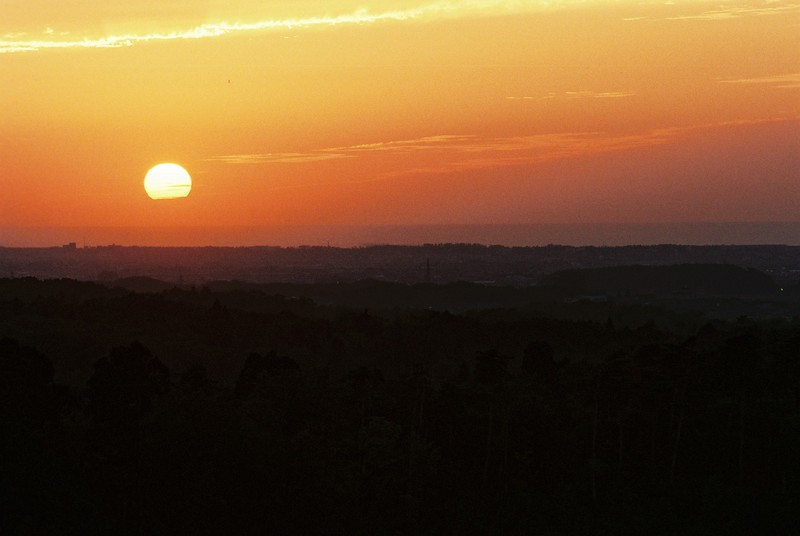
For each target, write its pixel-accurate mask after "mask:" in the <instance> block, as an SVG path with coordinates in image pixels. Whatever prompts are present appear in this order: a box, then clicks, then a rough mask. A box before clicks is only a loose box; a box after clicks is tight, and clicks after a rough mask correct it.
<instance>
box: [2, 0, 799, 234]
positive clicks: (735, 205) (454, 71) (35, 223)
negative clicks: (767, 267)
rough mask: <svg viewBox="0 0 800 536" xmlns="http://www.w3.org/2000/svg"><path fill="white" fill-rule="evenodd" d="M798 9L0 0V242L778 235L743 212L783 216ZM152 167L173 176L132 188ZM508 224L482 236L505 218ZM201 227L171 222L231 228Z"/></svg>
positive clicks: (793, 166)
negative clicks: (183, 175) (242, 231)
mask: <svg viewBox="0 0 800 536" xmlns="http://www.w3.org/2000/svg"><path fill="white" fill-rule="evenodd" d="M798 28H800V4H797V3H794V2H789V1H774V0H769V1H768V0H762V1H742V0H721V1H719V0H718V1H714V2H711V1H706V0H700V1H689V0H676V1H674V2H666V3H665V2H655V1H644V2H638V1H636V2H634V1H632V0H630V1H629V0H590V1H583V2H578V1H570V0H561V1H554V2H539V1H527V2H525V1H522V2H520V1H513V0H449V1H436V0H401V1H399V2H398V1H395V2H386V1H382V0H381V1H371V0H370V1H366V2H356V1H354V0H337V1H336V2H322V1H320V0H308V1H304V2H274V1H268V2H262V1H255V0H228V1H225V2H222V1H220V0H208V1H204V2H188V1H187V2H177V3H176V2H170V3H166V4H165V3H163V2H156V1H154V0H140V1H137V2H131V1H130V0H110V1H109V2H105V3H103V5H102V7H98V4H97V3H96V2H89V1H88V0H77V1H75V2H70V3H69V4H64V3H59V2H54V1H53V0H26V1H24V2H23V1H21V0H11V2H10V3H8V5H5V6H4V14H3V18H2V20H0V71H1V72H2V73H3V80H4V82H3V87H2V90H1V91H0V94H1V95H2V101H3V107H2V109H1V110H0V186H2V190H1V191H0V245H42V244H43V243H47V244H51V243H53V245H55V244H57V243H60V242H64V243H66V242H73V241H74V242H77V243H78V245H79V246H80V245H81V244H82V240H83V237H81V236H69V233H65V232H62V231H56V229H62V230H64V231H67V229H68V228H115V229H123V228H128V231H118V233H117V235H114V236H117V237H119V238H117V239H114V236H112V235H108V238H109V239H111V240H112V241H114V242H119V243H126V242H125V241H126V240H127V239H128V238H126V236H127V237H134V238H136V240H138V241H139V242H141V243H143V244H151V245H158V244H159V241H162V242H163V240H164V237H163V236H161V235H160V234H159V232H158V231H152V233H151V234H143V233H142V232H141V229H143V228H150V229H156V228H159V229H161V228H164V227H185V228H194V229H206V230H210V229H212V228H233V227H242V226H244V227H248V228H251V229H252V228H275V227H283V228H289V227H292V228H294V227H297V226H300V227H304V228H306V229H310V228H312V227H313V228H317V227H319V228H323V231H321V232H317V231H314V232H313V233H310V234H308V240H309V241H312V240H313V242H312V243H316V244H325V243H326V242H327V240H330V242H332V243H335V242H336V241H337V240H339V239H337V237H336V233H337V231H336V229H337V228H340V227H341V226H356V227H359V228H366V227H370V226H384V227H381V228H382V229H384V231H383V232H384V234H385V232H386V227H385V226H398V227H397V228H396V229H401V227H399V226H408V225H411V226H420V225H439V224H459V225H473V226H481V225H485V224H494V225H506V224H515V225H527V224H537V225H539V224H568V225H583V226H590V227H591V226H593V225H596V224H601V223H605V224H608V225H612V223H613V224H629V225H642V224H652V225H666V226H668V225H669V224H673V223H678V222H690V223H700V224H702V223H705V224H709V225H708V226H707V227H702V226H700V227H696V228H693V230H692V231H691V233H693V234H691V235H687V237H686V238H685V240H695V241H701V242H702V241H704V242H706V243H708V242H713V241H715V240H722V239H724V240H728V239H729V238H730V240H731V241H732V242H740V243H752V240H754V239H764V240H768V239H769V238H770V237H775V238H777V239H780V238H781V236H786V237H787V238H786V239H785V241H783V242H781V243H797V242H796V241H789V240H790V237H791V236H792V235H793V233H794V231H791V232H789V231H785V230H784V231H782V230H780V229H783V228H781V227H780V226H778V227H775V228H774V229H778V231H775V232H772V231H770V232H766V231H756V232H755V233H753V232H750V231H746V229H750V230H751V231H752V229H754V227H752V224H750V223H748V222H767V223H770V222H772V223H776V222H798V221H800V190H799V189H798V184H800V32H799V31H798ZM162 162H174V163H177V164H180V165H181V166H183V167H185V168H186V170H187V171H188V172H189V174H190V175H191V193H190V195H188V197H185V198H179V199H165V200H152V199H150V198H149V197H148V195H147V194H146V193H145V190H144V185H143V181H144V177H145V174H146V173H147V171H148V170H149V169H151V168H152V167H153V166H155V165H157V164H159V163H162ZM720 222H728V223H726V225H729V224H730V223H731V222H732V223H734V224H737V223H741V224H742V225H745V224H746V225H745V226H744V227H741V228H740V234H739V235H736V234H735V233H734V234H733V235H730V234H725V233H722V232H721V231H719V225H718V224H719V223H720ZM715 225H716V227H715ZM747 225H750V226H751V227H747ZM325 227H330V228H331V231H330V232H328V234H329V235H332V236H331V238H328V239H326V238H325V236H324V235H325V232H324V228H325ZM22 228H25V229H29V228H40V229H50V230H51V231H50V232H51V234H50V235H49V236H46V237H40V238H37V237H35V236H34V235H35V233H34V234H30V232H29V231H26V232H28V234H27V235H25V236H27V237H28V238H13V237H14V236H17V237H21V236H22V234H20V233H21V231H20V229H22ZM404 228H405V229H406V230H407V231H408V232H409V233H412V231H413V228H409V227H404ZM609 228H611V227H609ZM631 228H632V227H631ZM665 228H666V227H665ZM14 229H16V231H15V230H14ZM136 229H139V231H137V230H136ZM497 229H499V228H496V229H495V230H497ZM508 229H509V231H508V232H509V233H510V234H508V235H507V236H503V235H494V234H491V233H490V235H488V236H489V238H491V239H493V240H494V241H496V242H498V243H505V244H511V245H513V244H516V243H517V242H519V241H520V240H522V239H523V238H520V235H518V234H514V232H512V231H511V230H510V229H511V227H508ZM599 229H602V228H599ZM703 229H705V231H704V230H703ZM715 229H717V230H716V231H715ZM727 229H728V231H730V230H731V229H733V227H728V228H727ZM728 231H725V232H726V233H727V232H728ZM43 232H44V231H43ZM198 232H199V231H198ZM208 232H209V233H210V234H208V235H207V236H193V235H184V238H182V239H181V240H183V243H185V245H214V243H215V240H216V241H228V242H225V244H226V245H230V242H229V241H230V240H235V239H236V237H233V238H229V237H228V238H223V237H222V235H217V234H214V232H212V231H208ZM287 232H288V231H287ZM399 232H400V231H392V233H394V234H392V233H390V238H391V240H389V241H390V242H392V241H393V242H397V243H417V235H413V234H412V235H408V236H403V235H402V234H397V233H399ZM581 232H582V231H581ZM704 232H705V233H706V234H705V235H704V234H703V233H704ZM15 233H16V235H15ZM598 233H599V234H597V236H595V237H592V238H591V241H596V240H597V239H598V238H600V239H602V232H600V231H598ZM715 233H716V234H715ZM741 233H743V234H741ZM748 233H749V234H748ZM759 233H761V234H759ZM770 233H772V234H770ZM775 233H777V234H775ZM780 233H784V234H780ZM351 234H352V233H351ZM474 234H475V233H473V235H474ZM579 234H580V233H579ZM373 235H375V236H378V237H379V236H380V232H377V235H376V234H375V233H373V234H372V235H370V234H369V233H367V234H366V235H364V237H360V235H358V234H357V233H356V235H354V236H355V238H353V237H352V236H351V237H348V238H347V239H340V244H337V245H343V246H344V245H348V246H349V245H359V244H360V243H362V242H358V240H365V241H366V240H371V239H373V238H372V237H373ZM418 235H419V237H421V238H425V234H424V233H421V234H420V233H418ZM478 235H479V233H478ZM170 236H173V237H178V236H179V235H170ZM431 236H433V237H434V238H437V237H440V236H442V237H445V238H446V236H447V235H446V234H436V233H433V235H431ZM453 236H454V240H452V241H456V242H457V241H460V240H458V239H457V238H459V236H460V235H458V234H456V235H453ZM464 236H465V237H466V238H469V236H472V235H470V234H469V233H467V234H466V235H464ZM552 236H553V237H554V239H558V238H559V237H560V236H562V235H559V234H558V233H556V232H555V231H554V232H553V233H552ZM563 236H566V235H563ZM581 236H582V235H581ZM611 236H612V238H611V239H609V240H608V242H610V241H611V240H612V239H616V240H621V239H626V238H629V239H630V240H640V241H645V242H646V241H647V240H651V242H650V243H652V240H654V239H657V238H658V236H661V235H657V236H653V237H649V236H648V235H647V234H646V233H645V234H644V235H643V234H641V233H640V234H635V233H634V234H632V235H625V234H624V233H623V234H622V235H611ZM663 236H665V237H666V238H669V236H674V237H677V239H681V235H680V234H677V235H676V234H674V233H673V235H669V234H666V235H663ZM62 237H64V238H62ZM265 238H268V235H261V236H259V235H258V234H254V233H251V234H249V235H240V236H239V238H238V240H239V241H240V243H241V245H248V244H252V243H253V242H252V241H253V240H259V243H260V241H262V240H264V239H265ZM300 238H302V236H300V235H298V236H297V238H296V239H297V240H300ZM547 238H548V237H547V234H546V233H544V234H543V235H542V238H541V239H542V240H547ZM294 239H295V238H292V240H294ZM577 239H581V238H580V236H578V238H576V240H577ZM9 240H10V241H11V242H12V243H13V244H10V243H9ZM98 240H99V239H98ZM286 240H287V241H291V240H289V239H286ZM375 240H376V241H380V240H379V239H375ZM535 240H539V238H536V239H535ZM584 240H589V239H588V238H586V239H584ZM678 241H679V240H678ZM300 242H302V240H300ZM573 243H574V242H573ZM170 245H179V244H170ZM526 245H534V244H526Z"/></svg>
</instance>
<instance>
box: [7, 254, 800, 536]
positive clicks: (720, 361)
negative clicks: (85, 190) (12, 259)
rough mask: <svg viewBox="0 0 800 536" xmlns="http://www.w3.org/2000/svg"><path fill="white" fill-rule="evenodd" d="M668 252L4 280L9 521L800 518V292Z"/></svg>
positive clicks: (377, 528) (786, 526)
mask: <svg viewBox="0 0 800 536" xmlns="http://www.w3.org/2000/svg"><path fill="white" fill-rule="evenodd" d="M664 270H665V269H664V268H659V269H657V270H649V269H646V268H642V267H637V268H630V267H629V268H625V269H622V270H619V271H617V272H613V271H612V272H610V271H608V270H607V269H603V270H600V271H589V272H576V271H568V272H563V273H560V274H555V275H553V276H552V277H550V278H549V279H548V280H547V281H545V284H543V285H540V286H532V287H524V288H516V287H510V286H492V285H479V284H473V283H449V284H431V283H422V284H400V283H387V282H380V281H369V280H365V281H357V282H350V283H342V284H338V285H337V284H325V285H313V284H294V285H288V284H284V285H281V284H261V285H257V284H250V283H244V282H231V281H227V282H225V281H221V282H216V283H214V282H210V283H209V284H208V285H203V286H200V287H196V286H192V285H177V284H172V283H162V282H159V281H156V280H152V279H147V278H127V279H124V280H123V279H120V280H117V281H107V282H103V283H99V282H89V281H77V280H72V279H48V280H40V279H35V278H32V277H27V278H9V279H1V280H0V400H1V401H2V402H0V419H1V420H2V422H1V423H0V425H2V429H3V433H2V435H1V436H0V508H2V515H0V534H131V535H132V534H147V535H161V534H164V535H168V534H365V535H366V534H453V535H455V534H507V535H515V534H520V535H521V534H565V535H572V534H574V535H582V534H613V535H623V534H663V535H673V534H692V535H695V534H696V535H702V534H715V535H725V534H731V535H733V534H776V535H777V534H792V533H800V509H798V505H799V504H800V463H798V461H797V453H798V452H800V308H798V306H797V304H796V303H794V302H793V301H792V300H789V301H786V298H785V297H776V295H777V294H776V293H778V292H781V291H780V290H779V289H777V288H776V286H775V285H774V284H773V283H772V282H771V280H769V278H768V277H766V276H764V275H763V274H761V273H757V272H754V271H747V270H743V269H734V268H730V267H727V268H726V267H719V266H717V267H705V268H703V267H686V266H683V267H676V268H675V269H674V271H672V272H665V271H664ZM726 281H727V283H726ZM787 290H790V289H787ZM789 294H791V293H789ZM676 296H677V297H678V298H676ZM776 300H777V301H776ZM780 300H784V301H783V302H781V301H780ZM709 303H714V304H715V305H716V307H717V308H715V309H712V308H708V307H707V308H704V307H706V305H707V304H709ZM720 303H722V304H723V308H725V309H726V311H727V312H721V311H720V310H719V309H718V308H719V304H720ZM776 303H777V304H778V305H775V304H776ZM765 304H772V305H771V306H770V307H767V308H765ZM765 311H766V312H765ZM775 311H778V313H775ZM741 312H744V313H746V314H739V313H741Z"/></svg>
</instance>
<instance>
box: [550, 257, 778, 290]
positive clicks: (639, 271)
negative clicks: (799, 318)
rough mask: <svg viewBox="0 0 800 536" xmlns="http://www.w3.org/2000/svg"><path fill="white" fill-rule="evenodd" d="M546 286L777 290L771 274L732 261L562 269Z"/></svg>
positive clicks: (628, 288) (575, 288) (609, 288)
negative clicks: (730, 262) (722, 262)
mask: <svg viewBox="0 0 800 536" xmlns="http://www.w3.org/2000/svg"><path fill="white" fill-rule="evenodd" d="M542 283H543V284H544V285H546V286H552V287H557V288H561V289H565V290H571V291H574V292H579V293H585V294H616V295H620V294H622V295H625V294H711V295H719V296H743V295H754V294H768V293H771V292H774V291H776V290H777V286H776V284H775V282H774V281H773V280H772V278H771V277H769V276H768V275H766V274H765V273H763V272H760V271H758V270H755V269H752V268H750V269H747V268H741V267H739V266H734V265H731V264H678V265H672V266H642V265H633V266H609V267H603V268H589V269H582V270H564V271H560V272H556V273H553V274H550V275H548V276H546V277H544V278H543V280H542Z"/></svg>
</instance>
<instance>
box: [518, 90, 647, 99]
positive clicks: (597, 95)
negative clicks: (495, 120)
mask: <svg viewBox="0 0 800 536" xmlns="http://www.w3.org/2000/svg"><path fill="white" fill-rule="evenodd" d="M634 95H636V93H633V92H630V91H563V92H554V91H551V92H549V93H547V95H542V96H539V97H532V96H524V97H506V99H509V100H551V99H568V100H574V99H619V98H623V97H632V96H634Z"/></svg>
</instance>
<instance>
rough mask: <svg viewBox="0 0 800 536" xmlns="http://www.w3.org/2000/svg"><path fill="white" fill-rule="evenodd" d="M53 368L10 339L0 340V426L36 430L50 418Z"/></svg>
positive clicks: (37, 355) (51, 411)
mask: <svg viewBox="0 0 800 536" xmlns="http://www.w3.org/2000/svg"><path fill="white" fill-rule="evenodd" d="M53 395H54V391H53V364H52V363H51V362H50V359H48V358H47V357H46V356H45V355H43V354H41V353H39V352H38V351H37V350H35V349H33V348H29V347H27V346H22V345H20V344H19V342H17V341H16V340H14V339H9V338H5V339H2V340H0V422H2V423H3V425H4V426H23V427H28V426H34V427H35V426H38V425H40V424H42V422H44V421H45V420H46V419H49V418H52V417H53V416H54V410H55V407H54V396H53Z"/></svg>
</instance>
